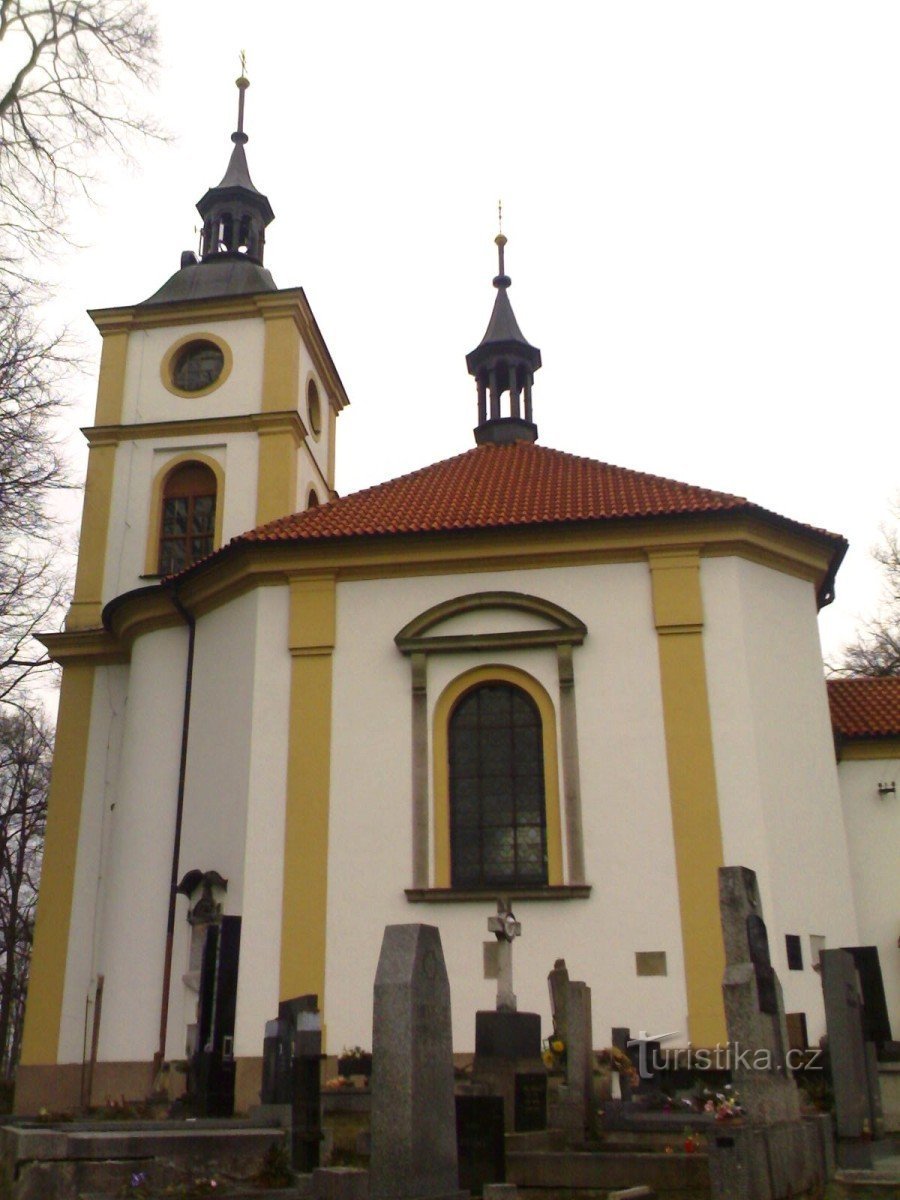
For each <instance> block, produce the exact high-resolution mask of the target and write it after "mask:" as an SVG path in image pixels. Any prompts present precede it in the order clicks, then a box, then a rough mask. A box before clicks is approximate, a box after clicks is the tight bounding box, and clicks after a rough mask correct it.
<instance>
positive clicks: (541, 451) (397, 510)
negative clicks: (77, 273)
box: [16, 78, 900, 1112]
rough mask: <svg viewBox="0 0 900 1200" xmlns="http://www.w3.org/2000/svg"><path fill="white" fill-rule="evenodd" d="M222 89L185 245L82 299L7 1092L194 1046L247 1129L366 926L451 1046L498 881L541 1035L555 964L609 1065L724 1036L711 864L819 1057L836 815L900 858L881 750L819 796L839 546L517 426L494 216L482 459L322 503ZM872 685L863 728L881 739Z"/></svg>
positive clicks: (515, 369) (837, 849)
mask: <svg viewBox="0 0 900 1200" xmlns="http://www.w3.org/2000/svg"><path fill="white" fill-rule="evenodd" d="M238 87H239V94H240V110H239V113H240V115H239V120H238V129H237V132H236V133H234V134H233V135H232V141H233V143H234V148H233V150H232V153H231V159H230V161H229V164H228V168H227V170H226V172H225V176H224V178H223V179H222V181H221V183H220V184H219V185H218V186H216V187H213V188H211V189H210V190H209V191H207V192H206V194H205V195H204V196H203V198H202V199H201V200H200V201H199V203H198V205H197V207H198V209H199V212H200V215H201V217H202V221H203V226H202V237H201V245H200V252H199V255H195V254H193V253H185V254H183V255H182V258H181V267H180V269H179V270H178V271H177V272H176V273H175V274H174V275H173V276H172V277H171V278H170V279H169V280H168V281H167V282H166V283H164V284H163V285H162V287H160V289H159V290H158V291H157V292H156V293H155V294H154V295H152V296H151V297H150V298H149V299H147V300H145V301H143V302H142V303H139V304H132V305H128V306H124V307H115V308H105V309H101V310H97V311H94V312H92V313H91V316H92V318H93V320H94V323H95V325H96V326H97V329H98V330H99V332H100V335H101V337H102V341H103V350H102V359H101V365H100V374H99V381H98V390H97V407H96V417H95V422H94V424H93V425H92V426H91V427H90V428H89V429H86V430H85V435H86V437H87V440H88V443H89V447H90V456H89V464H88V474H87V485H86V490H85V498H84V515H83V524H82V534H81V546H80V554H79V559H78V568H77V576H76V581H75V591H74V597H73V600H72V604H71V608H70V610H69V613H68V617H67V620H66V624H65V629H64V631H62V632H60V633H55V634H48V635H47V636H46V637H45V638H44V641H45V644H46V645H47V647H48V649H49V651H50V654H51V655H52V657H53V658H54V659H55V660H56V661H57V662H59V663H60V664H61V666H62V690H61V698H60V710H59V725H58V733H57V743H56V753H55V760H54V769H53V779H52V788H51V797H50V808H49V818H48V828H47V839H46V850H45V858H44V873H43V881H42V885H41V891H40V898H39V906H38V916H37V924H36V932H35V945H34V954H33V961H32V968H31V983H30V989H29V997H28V1005H27V1014H26V1025H25V1034H24V1045H23V1050H22V1059H21V1065H20V1068H19V1075H18V1080H17V1099H16V1108H17V1111H21V1112H29V1111H32V1112H33V1111H35V1110H36V1109H37V1108H39V1107H40V1106H42V1105H43V1106H46V1107H47V1108H50V1109H61V1108H66V1107H77V1106H78V1105H79V1104H81V1103H83V1102H84V1101H85V1100H86V1099H88V1098H89V1099H91V1100H92V1101H93V1102H94V1103H102V1101H103V1099H104V1097H106V1096H107V1095H113V1096H117V1097H118V1096H120V1095H123V1094H124V1095H125V1096H127V1097H139V1096H144V1095H147V1094H148V1093H149V1092H150V1090H151V1089H152V1088H153V1087H155V1086H157V1084H158V1083H159V1081H160V1079H164V1078H166V1071H165V1068H164V1064H167V1063H173V1062H180V1061H183V1060H188V1059H190V1058H192V1057H196V1055H197V1054H201V1053H205V1054H207V1055H208V1056H211V1057H212V1060H214V1066H215V1070H217V1071H219V1072H220V1074H221V1076H222V1078H223V1079H225V1084H224V1085H223V1086H224V1087H225V1090H226V1091H228V1089H230V1092H231V1094H233V1103H234V1105H235V1107H236V1108H237V1109H238V1110H246V1108H247V1107H248V1106H249V1105H251V1104H253V1103H256V1102H257V1098H258V1091H259V1086H260V1075H261V1055H262V1042H263V1035H264V1028H265V1023H266V1021H267V1020H270V1019H272V1018H273V1017H274V1016H275V1015H276V1014H277V1009H278V1004H279V1001H280V1000H284V999H287V998H290V997H295V996H300V995H309V994H314V995H315V996H316V997H318V1004H319V1007H320V1009H321V1013H322V1020H323V1029H324V1036H325V1049H326V1050H327V1052H328V1053H331V1054H334V1053H339V1052H340V1050H341V1049H342V1047H344V1046H352V1045H362V1046H364V1047H369V1046H370V1045H371V1013H372V1009H371V1005H372V983H373V979H374V974H375V967H376V963H377V959H378V953H379V948H380V944H381V937H382V932H383V929H384V926H385V925H387V924H394V923H408V922H425V923H429V924H434V925H437V926H438V927H439V929H440V932H441V938H442V941H443V946H444V952H445V956H446V960H447V968H448V974H449V978H450V985H451V993H452V1006H453V1021H454V1047H455V1049H456V1050H457V1051H459V1052H466V1051H471V1050H472V1049H473V1048H474V1021H475V1012H476V1010H477V1009H483V1008H488V1007H492V1005H493V996H494V985H493V983H492V982H490V981H488V980H486V979H485V977H484V966H483V942H484V940H485V938H486V936H487V933H486V930H487V919H488V917H489V916H490V915H491V913H492V912H494V911H495V908H496V901H497V898H498V897H499V896H503V897H506V898H508V900H509V902H510V904H511V905H512V906H513V907H514V909H515V913H516V917H517V918H518V920H519V921H520V922H521V924H522V928H523V937H522V938H521V940H520V941H519V942H518V943H517V945H516V952H515V958H516V965H515V972H516V974H515V990H516V992H517V995H518V1003H519V1007H520V1009H526V1010H529V1011H537V1012H541V1013H542V1014H543V1015H544V1022H545V1029H546V1028H547V1027H548V1026H549V1019H548V1018H549V1005H548V999H547V984H546V977H547V973H548V971H549V970H550V968H551V967H552V966H553V963H554V960H555V959H557V958H560V957H564V958H565V959H566V962H567V964H568V967H569V970H570V973H571V974H572V976H573V978H579V979H584V980H585V981H586V982H587V983H588V984H589V985H590V986H591V988H592V991H593V1025H594V1030H595V1040H596V1041H597V1045H598V1047H599V1046H602V1045H604V1044H606V1043H607V1042H608V1040H609V1034H608V1030H609V1028H610V1027H611V1026H614V1025H617V1026H629V1027H631V1029H632V1030H635V1031H638V1030H643V1031H646V1032H648V1033H655V1032H657V1031H666V1032H669V1031H677V1035H676V1036H675V1037H673V1038H672V1039H671V1040H670V1042H669V1044H670V1045H673V1046H677V1045H687V1044H688V1043H691V1044H693V1045H694V1046H703V1047H708V1046H714V1045H716V1044H720V1043H724V1042H725V1040H726V1032H725V1023H724V1012H723V1005H722V998H721V980H722V974H723V967H724V952H723V946H722V937H721V932H720V925H719V906H718V892H717V869H718V868H719V867H720V866H722V865H726V864H729V865H731V864H741V865H744V866H747V867H751V868H752V869H753V870H755V871H756V873H757V876H758V879H759V885H760V890H761V894H762V899H763V905H764V912H765V917H766V920H767V924H768V932H769V941H770V945H771V952H772V959H773V965H774V966H775V967H776V969H777V971H778V973H779V975H780V977H781V979H782V982H783V986H784V992H785V1007H786V1009H787V1011H788V1012H791V1013H798V1014H799V1013H803V1014H805V1018H806V1024H807V1029H808V1036H809V1038H810V1041H811V1042H814V1041H815V1040H817V1039H818V1038H819V1037H820V1035H821V1034H822V1033H823V1032H824V1018H823V1006H822V998H821V985H820V980H819V976H818V974H817V973H816V971H815V969H814V968H815V966H816V961H815V955H817V953H818V949H819V948H821V947H822V946H827V947H840V946H857V945H859V944H860V942H861V940H865V941H867V942H868V941H870V940H872V939H873V938H874V937H875V936H876V934H877V937H878V938H879V939H880V942H879V947H880V950H881V957H882V968H883V970H884V973H885V983H886V987H887V990H888V995H889V999H890V1001H891V1004H892V1005H893V1014H894V1020H895V1023H896V1021H897V1020H898V1018H900V1011H898V1010H900V975H898V962H897V957H898V956H897V952H896V946H895V939H896V935H897V933H898V932H900V929H898V928H897V925H896V915H895V916H893V917H889V916H888V915H887V911H886V908H887V906H889V905H890V904H891V903H893V904H894V908H895V909H896V907H897V906H896V903H894V901H896V898H897V897H896V882H895V881H894V882H893V883H892V884H891V886H892V887H893V889H894V890H893V892H891V891H890V889H888V891H887V893H885V892H884V891H882V894H881V896H879V894H878V889H877V888H874V889H873V888H871V887H869V883H866V881H865V880H864V879H863V877H864V876H865V874H866V872H865V867H864V865H863V864H862V863H861V858H860V856H861V854H863V852H864V850H865V846H864V845H860V843H859V842H858V841H856V842H854V840H853V839H852V838H850V839H848V834H847V826H848V824H852V823H853V822H854V820H856V817H855V816H854V810H855V807H856V806H859V807H862V808H866V809H867V810H868V809H870V808H872V809H875V808H877V805H881V806H882V808H881V810H878V811H877V812H876V813H874V815H873V816H872V817H871V820H870V823H869V825H865V822H863V824H862V825H860V829H863V827H865V828H866V829H867V830H869V829H870V830H871V831H872V836H874V837H876V838H877V837H878V836H879V833H878V830H879V829H880V830H881V834H882V836H883V835H884V833H885V832H886V831H887V832H888V835H889V836H891V835H892V836H893V837H894V839H896V837H897V832H898V824H897V805H896V798H895V797H892V798H890V799H885V798H883V797H882V798H879V797H874V796H870V795H869V791H871V790H872V786H873V781H875V777H876V775H877V776H878V777H879V780H881V775H880V772H884V771H889V770H890V769H891V764H890V763H889V762H887V761H886V759H887V757H888V754H887V752H885V753H881V752H879V753H881V757H880V758H879V757H878V754H876V755H875V761H876V767H875V768H874V774H873V773H872V771H871V770H870V771H869V772H868V774H866V775H865V778H861V777H860V778H857V776H858V775H859V773H858V772H857V774H856V775H854V777H853V781H852V784H851V785H848V786H850V787H851V789H856V790H855V791H854V792H853V798H852V799H851V800H848V797H847V795H842V777H839V773H838V767H837V763H836V755H835V741H834V734H833V728H832V719H831V714H830V710H829V698H828V694H827V689H826V686H825V683H824V680H823V672H822V661H821V652H820V646H819V637H818V629H817V621H816V614H817V611H818V609H819V608H820V607H821V606H822V605H824V604H827V603H828V602H829V601H830V600H831V598H832V595H833V589H834V580H835V573H836V571H837V569H838V567H839V565H840V562H841V560H842V558H843V556H844V553H845V551H846V542H845V541H844V539H843V538H842V537H840V536H838V535H835V534H832V533H827V532H824V531H823V530H820V529H815V528H811V527H810V526H807V525H804V524H801V523H800V522H798V521H794V520H791V519H790V518H786V517H782V516H779V515H777V514H775V513H772V512H769V511H767V510H766V509H764V508H761V507H760V506H758V505H756V504H753V503H751V502H750V501H748V500H745V499H743V498H741V497H739V496H732V495H728V494H725V493H722V492H718V491H711V490H709V489H706V488H703V487H697V486H692V485H688V484H684V483H677V482H674V481H672V480H669V479H664V478H659V477H656V476H652V475H647V474H642V473H641V472H639V471H635V470H629V469H627V468H623V467H616V466H610V465H609V464H607V463H604V462H601V461H595V460H594V459H593V458H588V457H580V456H577V455H575V454H572V453H568V452H565V451H563V450H556V449H551V448H549V447H547V446H544V445H542V444H541V442H540V440H539V437H538V423H539V420H540V407H541V402H540V381H539V377H538V371H539V369H540V367H541V354H540V351H539V350H538V349H537V348H536V347H535V346H533V345H531V344H530V343H529V342H528V341H527V340H526V339H525V337H524V336H523V334H522V332H521V330H520V329H519V326H518V323H517V321H516V318H515V315H514V313H513V309H512V306H511V303H510V295H509V293H510V277H509V275H507V273H506V263H505V243H506V239H505V238H504V237H503V236H502V235H500V236H498V238H497V239H496V240H497V249H498V257H499V264H498V270H497V274H496V277H495V278H494V279H493V287H494V295H493V310H492V312H491V314H490V319H489V321H488V324H487V329H486V332H485V334H484V337H483V338H482V339H481V341H480V342H479V343H478V344H477V345H476V346H475V348H474V349H473V350H472V351H471V352H470V353H469V354H468V355H467V356H466V359H465V362H466V367H467V368H468V373H469V375H470V376H471V377H472V380H471V383H470V384H469V385H468V386H470V387H471V389H472V413H473V416H474V417H475V420H476V423H475V429H474V444H473V445H472V446H471V448H470V449H468V450H466V451H465V452H463V453H461V454H457V455H455V456H454V457H450V458H447V459H446V460H444V461H442V462H438V463H435V464H432V465H430V466H425V467H423V468H422V469H421V470H418V471H415V472H413V473H412V474H409V475H405V476H403V477H402V478H399V479H393V480H390V481H388V482H386V483H382V484H379V485H378V486H375V487H371V488H368V489H366V490H364V491H361V492H357V493H355V494H351V495H347V496H344V497H338V496H337V493H336V491H335V487H334V477H335V455H336V444H337V425H338V418H339V416H340V414H341V412H342V410H343V409H344V408H345V407H346V405H347V404H348V398H347V395H346V392H345V390H344V386H343V384H342V382H341V378H340V375H339V373H338V369H337V367H336V366H335V363H334V362H333V361H332V358H331V355H330V353H329V350H328V347H327V345H326V343H325V340H324V338H323V336H322V333H321V331H320V330H319V327H318V325H317V323H316V319H315V316H314V315H313V310H312V308H311V306H310V302H309V300H308V299H307V296H306V294H305V292H304V291H303V289H302V288H288V289H281V288H278V287H277V286H276V284H275V282H274V280H273V278H272V275H271V274H270V273H269V270H268V268H267V266H266V265H265V253H264V252H265V233H266V228H267V226H268V225H269V223H270V222H271V221H272V219H273V215H274V214H273V210H272V207H271V205H270V203H269V200H268V199H267V197H266V196H265V195H263V194H262V193H261V192H260V191H259V190H258V189H257V188H256V187H255V186H254V184H253V183H252V181H251V178H250V174H249V171H248V166H247V158H246V152H245V144H246V142H247V135H246V134H245V133H244V131H243V101H244V94H245V89H246V87H247V82H246V80H245V79H243V78H242V79H240V80H239V81H238ZM485 282H486V284H487V280H486V281H485ZM488 298H489V296H488V293H487V292H486V295H485V306H486V308H487V302H488ZM482 319H483V318H482ZM472 321H473V330H474V329H475V328H476V327H477V326H478V324H479V318H478V314H474V313H473V315H472ZM473 340H474V339H473ZM460 373H461V376H462V362H460ZM461 385H462V386H465V383H464V381H463V379H462V378H461ZM598 449H602V448H598ZM888 703H889V706H890V705H891V704H893V705H894V708H893V709H892V712H893V713H894V717H893V718H892V719H893V720H894V722H895V725H894V728H893V732H891V731H890V729H889V730H888V732H887V733H884V732H882V733H876V734H875V735H874V740H875V741H876V742H878V743H879V745H880V746H881V749H882V751H883V750H884V748H885V747H887V748H888V750H889V751H891V752H893V754H894V755H895V757H896V756H898V754H900V741H898V734H900V724H898V723H897V722H896V715H897V714H898V713H900V698H897V699H896V700H889V702H888ZM887 724H888V726H889V725H890V721H888V723H887ZM885 728H887V726H886V727H885ZM857 740H861V741H863V742H868V741H871V740H872V739H867V738H866V737H865V736H863V737H862V739H859V738H857ZM850 741H852V736H851V737H850V738H849V739H847V740H846V741H845V745H846V746H849V745H850ZM844 758H845V759H846V762H842V769H843V768H844V767H846V766H849V765H851V761H850V760H851V759H852V758H853V755H852V753H851V754H850V755H849V757H848V755H847V754H845V756H844ZM861 761H862V759H861V758H860V759H858V760H854V765H855V766H859V765H860V762H861ZM864 765H865V764H864ZM869 775H871V779H870V778H869ZM890 777H891V778H893V776H890ZM884 778H885V779H887V778H889V776H888V775H885V776H884ZM847 805H850V807H849V808H848V809H846V810H845V806H847ZM882 810H883V811H882ZM848 814H849V815H848ZM885 814H886V815H885ZM881 816H885V821H886V822H890V823H891V824H890V827H889V829H888V826H887V825H886V824H882V825H881V826H879V825H878V823H877V820H878V818H880V817H881ZM866 819H867V820H869V818H866ZM865 837H866V839H868V837H869V833H868V832H867V833H866V834H865ZM887 844H888V845H890V844H891V843H890V841H888V843H887ZM894 844H895V845H896V841H895V842H894ZM887 855H888V851H887V850H885V851H884V854H883V857H887ZM895 874H896V873H895ZM861 879H863V884H862V885H861V883H860V881H861ZM870 882H871V881H870ZM861 886H864V887H867V888H869V890H868V891H866V892H865V894H864V895H863V893H862V892H861V891H860V887H861ZM891 897H893V899H891ZM889 926H890V931H889V932H888V927H889ZM888 939H890V946H889V947H888V946H886V944H885V943H886V941H887V940H888ZM889 949H890V950H892V951H893V957H892V958H890V961H888V960H887V956H888V951H889ZM798 964H799V965H798ZM88 1068H89V1071H88ZM86 1078H87V1079H88V1085H87V1086H88V1090H89V1093H90V1095H89V1096H88V1095H87V1094H86V1092H85V1086H86V1085H85V1079H86Z"/></svg>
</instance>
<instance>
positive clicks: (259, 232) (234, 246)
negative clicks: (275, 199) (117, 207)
mask: <svg viewBox="0 0 900 1200" xmlns="http://www.w3.org/2000/svg"><path fill="white" fill-rule="evenodd" d="M236 85H237V89H238V121H237V129H236V130H235V131H234V133H233V134H232V135H231V140H232V142H234V149H233V150H232V152H231V159H230V160H229V163H228V169H227V170H226V172H225V174H224V176H223V177H222V181H221V183H219V184H218V186H216V187H214V188H210V189H209V191H208V192H207V193H206V195H205V196H204V197H203V199H202V200H200V201H199V203H198V204H197V211H198V212H199V213H200V216H201V217H202V218H203V233H202V235H201V238H200V258H201V260H202V261H203V262H208V261H209V259H211V258H215V257H221V256H222V255H228V254H232V255H233V254H240V255H241V256H246V257H247V258H248V259H250V261H251V262H255V263H259V265H260V266H262V261H263V253H264V250H265V245H266V226H267V225H268V224H269V223H270V222H271V221H272V220H273V219H274V217H275V214H274V212H273V211H272V206H271V204H270V203H269V201H268V198H267V197H266V196H264V195H263V194H262V192H261V191H259V190H258V189H257V188H256V187H254V186H253V180H252V179H251V178H250V171H249V168H248V167H247V155H246V153H245V151H244V146H246V144H247V141H248V138H247V135H246V133H244V94H245V92H246V91H247V88H248V87H249V86H250V82H249V80H248V79H247V78H246V76H245V75H241V77H240V78H239V79H238V80H236Z"/></svg>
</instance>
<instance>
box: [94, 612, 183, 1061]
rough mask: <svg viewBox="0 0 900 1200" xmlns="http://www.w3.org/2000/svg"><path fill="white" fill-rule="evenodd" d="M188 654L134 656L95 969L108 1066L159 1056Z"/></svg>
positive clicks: (159, 641) (137, 647)
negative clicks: (100, 982)
mask: <svg viewBox="0 0 900 1200" xmlns="http://www.w3.org/2000/svg"><path fill="white" fill-rule="evenodd" d="M186 653H187V630H186V629H165V630H159V631H157V632H155V633H149V634H145V635H144V636H143V637H140V638H138V639H137V641H136V642H135V644H134V647H133V649H132V659H131V673H130V681H129V693H128V704H127V708H126V711H125V725H124V732H123V739H122V754H121V763H120V769H119V773H118V780H117V784H116V788H115V801H114V802H115V809H114V814H113V821H112V827H111V832H110V841H109V854H108V859H107V866H106V878H107V886H106V888H105V889H104V905H103V909H104V911H103V924H102V934H101V941H100V947H99V952H98V959H97V970H98V971H99V972H101V973H102V974H104V975H105V977H106V989H105V992H104V1001H103V1018H102V1022H101V1026H100V1058H101V1059H102V1060H105V1061H122V1062H129V1061H146V1060H149V1059H150V1058H152V1056H153V1054H154V1052H155V1050H156V1048H157V1047H156V1036H157V1032H158V1027H159V1003H160V981H161V979H162V964H163V954H164V947H165V936H166V913H167V910H168V898H169V878H170V873H171V857H172V839H173V835H174V829H175V803H176V796H177V788H178V760H179V749H180V745H181V717H182V703H181V701H182V695H183V688H184V669H185V656H186Z"/></svg>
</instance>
